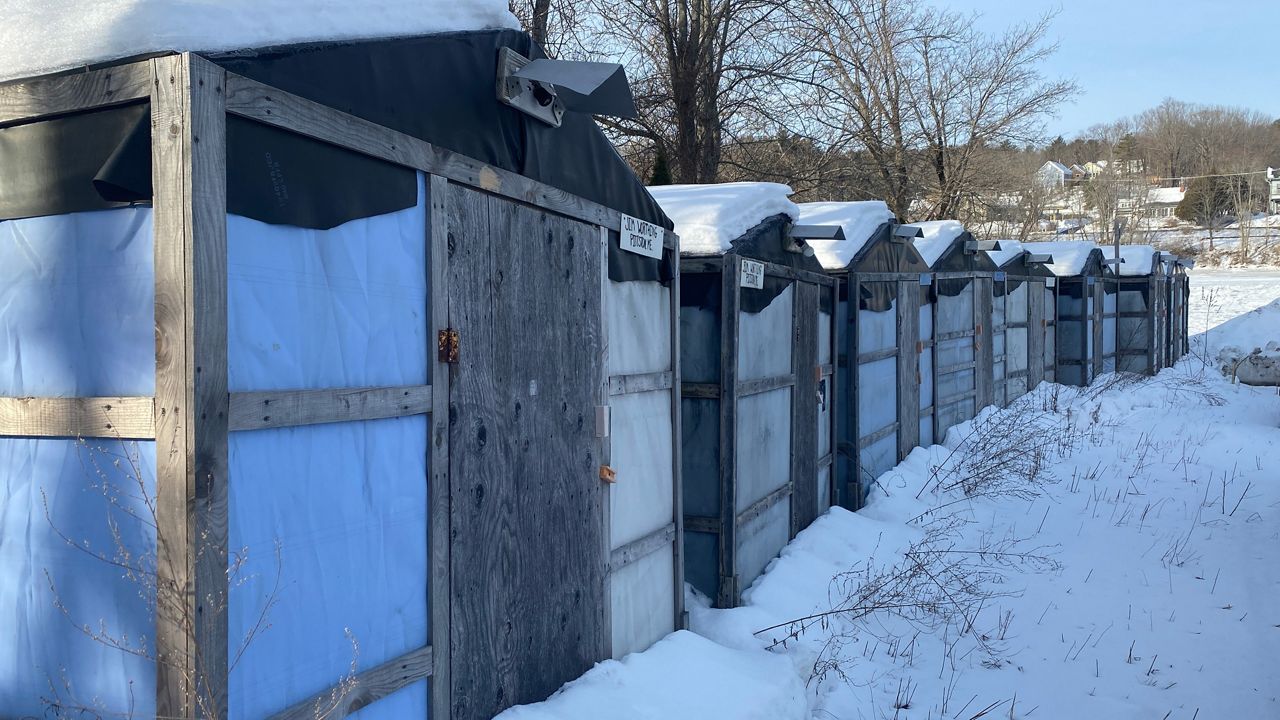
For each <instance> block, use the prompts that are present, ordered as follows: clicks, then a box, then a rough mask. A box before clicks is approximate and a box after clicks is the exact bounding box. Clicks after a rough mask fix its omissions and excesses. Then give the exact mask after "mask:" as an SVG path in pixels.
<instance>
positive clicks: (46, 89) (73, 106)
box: [0, 60, 151, 127]
mask: <svg viewBox="0 0 1280 720" xmlns="http://www.w3.org/2000/svg"><path fill="white" fill-rule="evenodd" d="M150 96H151V63H150V62H149V61H146V60H144V61H142V62H136V63H129V64H127V65H118V66H116V67H110V68H103V69H101V70H89V71H86V72H78V73H69V74H66V75H58V76H56V77H48V78H40V79H36V80H28V81H26V82H21V83H14V84H11V85H0V127H4V126H8V125H19V124H22V123H29V122H36V121H38V120H45V119H47V118H49V117H52V116H55V115H64V114H66V113H73V112H81V111H85V110H98V109H102V108H108V107H114V106H117V105H123V104H126V103H131V102H138V101H141V100H146V99H147V98H149V97H150Z"/></svg>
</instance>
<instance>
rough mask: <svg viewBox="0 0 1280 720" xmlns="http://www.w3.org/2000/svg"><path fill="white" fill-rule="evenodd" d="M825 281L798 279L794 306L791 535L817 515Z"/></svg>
mask: <svg viewBox="0 0 1280 720" xmlns="http://www.w3.org/2000/svg"><path fill="white" fill-rule="evenodd" d="M824 287H825V286H824V285H815V284H813V283H807V282H798V283H796V285H795V288H796V297H795V303H794V304H793V305H792V306H791V309H792V317H791V323H792V330H793V337H792V343H791V371H792V376H793V378H794V383H795V387H794V390H793V391H792V393H791V482H792V484H793V486H794V488H795V493H794V494H793V496H792V498H791V535H792V536H793V537H794V536H795V534H796V533H798V532H800V531H801V530H803V529H805V528H807V527H809V524H810V523H812V522H813V521H814V518H816V517H818V513H820V512H821V509H820V508H819V507H818V420H819V414H818V376H819V375H820V374H821V372H822V370H821V368H820V367H819V365H818V293H819V292H820V291H821V290H822V289H823V288H824Z"/></svg>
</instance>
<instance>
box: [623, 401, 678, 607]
mask: <svg viewBox="0 0 1280 720" xmlns="http://www.w3.org/2000/svg"><path fill="white" fill-rule="evenodd" d="M609 406H610V411H609V412H610V415H611V416H612V422H611V425H612V428H611V430H610V453H611V456H610V461H609V465H610V466H611V467H612V468H613V469H614V470H615V471H616V472H617V474H618V475H617V482H616V483H614V484H613V485H611V486H610V487H609V512H610V548H618V547H622V546H623V545H626V544H627V543H629V542H632V541H633V540H639V539H640V538H642V537H644V536H645V535H648V534H649V533H651V532H653V531H655V530H658V529H660V528H663V527H665V526H666V525H668V524H669V523H671V522H672V519H673V518H674V513H675V506H674V499H673V498H674V494H675V486H674V480H673V478H672V468H671V460H672V453H673V449H672V447H671V393H670V391H666V390H663V391H654V392H646V393H634V394H631V395H621V396H618V397H614V398H610V400H609ZM667 585H668V588H667V590H668V592H670V587H669V585H670V583H668V584H667Z"/></svg>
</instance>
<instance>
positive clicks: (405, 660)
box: [270, 645, 434, 720]
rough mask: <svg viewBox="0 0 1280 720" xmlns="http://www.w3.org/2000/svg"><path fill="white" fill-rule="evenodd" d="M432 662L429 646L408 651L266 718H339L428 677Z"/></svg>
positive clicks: (338, 719)
mask: <svg viewBox="0 0 1280 720" xmlns="http://www.w3.org/2000/svg"><path fill="white" fill-rule="evenodd" d="M433 661H434V658H433V657H432V652H431V646H430V645H428V646H426V647H421V648H418V649H417V650H411V651H409V652H407V653H405V654H404V655H401V656H400V657H397V658H395V659H394V660H388V661H387V662H385V663H382V664H381V665H378V666H376V667H372V668H370V669H368V670H365V671H364V672H360V673H356V675H355V676H353V677H350V678H347V679H345V680H343V681H342V682H341V683H338V684H336V685H333V686H332V687H328V688H325V689H324V690H322V691H320V692H318V693H316V694H315V695H313V696H311V697H309V698H307V699H306V700H303V701H302V702H300V703H298V704H296V705H294V706H293V707H291V708H289V709H288V710H284V711H282V712H278V713H276V714H274V715H271V716H270V720H315V718H324V719H325V720H341V719H342V718H345V717H347V716H348V715H351V714H353V713H355V712H358V711H360V710H362V709H364V708H367V707H369V706H370V705H372V704H374V703H375V702H377V701H379V700H381V699H383V698H385V697H387V696H388V695H390V694H391V693H393V692H395V691H397V690H400V689H401V688H405V687H408V686H409V685H412V684H413V683H415V682H417V681H419V680H421V679H422V678H425V677H429V676H430V675H431V669H432V663H433Z"/></svg>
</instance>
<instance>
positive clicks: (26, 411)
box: [0, 397, 156, 440]
mask: <svg viewBox="0 0 1280 720" xmlns="http://www.w3.org/2000/svg"><path fill="white" fill-rule="evenodd" d="M154 403H155V401H154V399H153V398H150V397H110V398H106V397H102V398H52V397H39V398H37V397H26V398H11V397H0V437H60V438H111V439H116V440H151V439H153V438H155V436H156V426H155V416H154V414H153V413H154Z"/></svg>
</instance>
